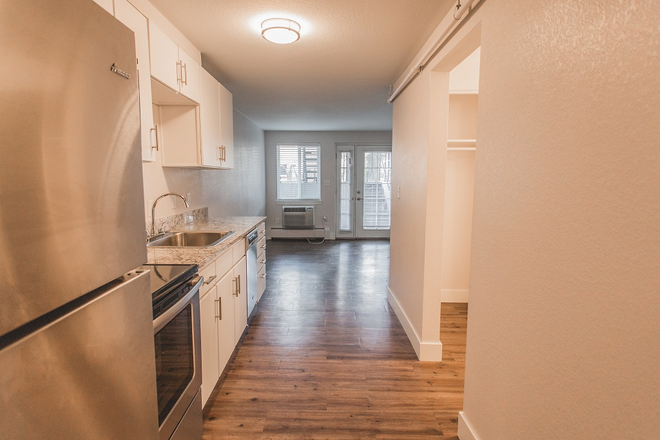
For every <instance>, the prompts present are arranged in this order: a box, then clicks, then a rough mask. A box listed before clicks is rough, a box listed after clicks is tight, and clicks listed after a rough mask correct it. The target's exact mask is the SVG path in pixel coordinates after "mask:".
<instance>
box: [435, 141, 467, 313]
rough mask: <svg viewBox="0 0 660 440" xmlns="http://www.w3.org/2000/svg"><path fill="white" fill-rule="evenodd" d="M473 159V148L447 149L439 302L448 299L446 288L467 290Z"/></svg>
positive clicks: (461, 291)
mask: <svg viewBox="0 0 660 440" xmlns="http://www.w3.org/2000/svg"><path fill="white" fill-rule="evenodd" d="M474 159H475V152H474V151H448V152H447V175H446V181H445V224H444V234H443V239H442V247H443V248H442V270H441V273H442V291H443V295H442V301H447V300H448V299H450V297H451V295H448V294H449V293H450V292H446V291H448V290H451V291H460V293H463V291H467V290H469V289H470V248H471V242H472V205H473V199H474ZM455 293H459V292H455ZM465 293H466V292H465ZM446 294H447V295H446ZM454 296H457V295H454Z"/></svg>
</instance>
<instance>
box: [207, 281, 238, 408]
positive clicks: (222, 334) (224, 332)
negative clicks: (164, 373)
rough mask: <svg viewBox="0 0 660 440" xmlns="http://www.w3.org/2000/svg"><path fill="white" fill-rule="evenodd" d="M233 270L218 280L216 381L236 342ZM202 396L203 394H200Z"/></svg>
mask: <svg viewBox="0 0 660 440" xmlns="http://www.w3.org/2000/svg"><path fill="white" fill-rule="evenodd" d="M232 275H233V272H229V273H227V275H225V276H224V277H223V278H222V279H221V280H220V281H219V282H218V325H217V327H216V332H217V339H218V370H219V371H218V374H217V376H216V377H215V379H214V380H213V384H215V383H216V381H217V380H218V377H220V374H222V370H224V369H225V366H226V365H227V362H229V358H230V357H231V354H232V353H233V352H234V347H235V346H236V342H235V339H234V331H235V330H234V322H235V321H236V320H235V319H234V304H233V303H234V301H233V299H232V294H231V286H232V279H233V277H232ZM202 397H203V396H202Z"/></svg>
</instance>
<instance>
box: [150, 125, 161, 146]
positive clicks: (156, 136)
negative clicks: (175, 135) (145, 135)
mask: <svg viewBox="0 0 660 440" xmlns="http://www.w3.org/2000/svg"><path fill="white" fill-rule="evenodd" d="M151 133H153V134H154V136H153V137H152V136H151ZM149 137H150V138H151V139H155V140H156V142H155V145H154V142H151V149H152V150H153V149H154V148H155V149H156V151H159V150H158V125H156V126H154V127H153V128H150V129H149ZM151 139H150V140H151Z"/></svg>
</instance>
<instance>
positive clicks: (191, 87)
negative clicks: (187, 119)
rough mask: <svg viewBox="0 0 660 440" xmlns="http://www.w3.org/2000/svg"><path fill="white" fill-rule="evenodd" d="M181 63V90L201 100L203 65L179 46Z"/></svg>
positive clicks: (188, 95) (193, 98)
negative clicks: (201, 72)
mask: <svg viewBox="0 0 660 440" xmlns="http://www.w3.org/2000/svg"><path fill="white" fill-rule="evenodd" d="M179 63H180V67H179V69H180V70H179V71H180V77H179V90H180V92H181V94H182V95H184V96H187V97H188V98H190V99H192V100H193V101H195V102H199V100H200V98H201V94H202V88H201V85H200V71H201V70H202V66H200V65H199V63H198V62H197V61H195V60H194V59H193V57H191V56H190V55H188V54H187V53H186V52H185V51H184V50H183V49H181V48H179Z"/></svg>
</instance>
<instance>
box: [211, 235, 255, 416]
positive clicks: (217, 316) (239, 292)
mask: <svg viewBox="0 0 660 440" xmlns="http://www.w3.org/2000/svg"><path fill="white" fill-rule="evenodd" d="M246 273H247V267H246V262H245V244H244V240H241V241H239V242H238V243H236V244H235V245H234V246H233V247H232V248H231V249H227V251H226V252H225V253H223V254H222V255H220V256H219V257H218V258H217V259H216V260H215V261H213V262H212V263H210V264H209V265H207V266H206V267H205V268H203V269H202V270H200V274H202V275H203V276H204V277H205V285H204V289H203V290H202V297H201V299H200V315H201V339H202V405H205V404H206V402H207V401H208V399H209V397H210V395H211V392H212V391H213V388H214V387H215V385H216V383H217V382H218V378H219V377H220V375H221V374H222V372H223V370H224V369H225V366H226V365H227V362H228V361H229V358H230V357H231V354H232V353H233V352H234V348H235V347H236V344H237V343H238V341H239V340H240V338H241V336H242V335H243V332H244V331H245V328H246V327H247V294H246V289H247V283H246ZM207 278H208V279H207ZM209 280H210V281H209ZM207 283H208V284H207Z"/></svg>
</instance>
